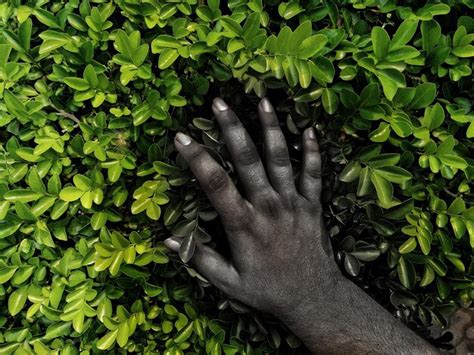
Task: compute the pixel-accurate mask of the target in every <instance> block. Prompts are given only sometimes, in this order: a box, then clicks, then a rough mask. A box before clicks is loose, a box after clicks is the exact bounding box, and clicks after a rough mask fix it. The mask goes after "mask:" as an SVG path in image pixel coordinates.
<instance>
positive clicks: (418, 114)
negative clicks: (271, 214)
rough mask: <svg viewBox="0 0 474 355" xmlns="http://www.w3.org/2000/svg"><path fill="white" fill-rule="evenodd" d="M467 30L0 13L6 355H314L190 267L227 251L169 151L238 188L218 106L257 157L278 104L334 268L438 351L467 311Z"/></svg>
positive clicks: (440, 16) (461, 17)
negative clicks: (453, 321)
mask: <svg viewBox="0 0 474 355" xmlns="http://www.w3.org/2000/svg"><path fill="white" fill-rule="evenodd" d="M472 8H473V3H472V1H470V0H463V1H459V0H450V1H448V0H444V1H440V2H436V3H435V2H429V3H426V4H425V3H422V2H415V1H405V2H400V1H394V0H384V1H375V0H374V1H372V0H365V1H357V0H349V1H344V0H339V1H336V0H324V1H320V0H312V1H309V0H308V1H305V0H299V1H298V0H293V1H290V2H282V1H279V0H271V1H262V0H250V1H247V0H233V1H229V2H221V3H220V2H219V0H209V1H199V2H198V1H197V0H173V1H171V0H170V1H162V0H143V1H139V0H114V1H107V0H97V1H91V0H72V1H63V0H57V1H49V0H38V1H28V2H24V1H19V0H7V1H3V2H2V3H1V4H0V153H1V155H0V300H1V303H0V344H1V346H0V354H12V353H15V354H32V353H38V354H47V353H50V352H52V353H61V354H78V353H82V354H87V353H96V352H100V351H103V350H110V351H111V352H113V353H120V352H125V351H129V352H138V353H147V354H161V353H164V354H182V353H184V352H186V353H211V354H220V353H225V354H236V353H239V354H240V353H242V354H262V353H278V352H279V353H284V354H288V353H292V352H296V353H302V352H304V349H303V348H301V347H300V344H299V342H298V341H297V339H295V337H294V336H292V335H290V334H288V333H287V332H286V331H285V329H284V328H283V327H282V326H281V325H279V324H278V322H276V321H275V320H273V319H272V318H270V317H268V316H266V315H261V314H257V313H255V312H248V309H247V308H246V307H245V306H243V305H241V304H238V303H237V302H234V301H230V300H228V299H226V298H225V297H224V296H223V295H222V294H220V293H219V292H218V291H217V290H215V289H213V288H212V287H208V286H209V285H208V284H207V282H206V280H205V279H203V278H202V277H200V276H199V275H197V274H196V273H195V272H194V271H193V270H192V269H189V268H186V267H185V265H184V264H183V262H182V261H185V262H186V261H187V260H189V258H190V257H191V256H192V253H193V250H194V247H195V243H196V241H200V242H206V243H207V242H210V243H213V244H216V247H218V248H219V249H220V250H223V252H225V250H226V248H225V242H224V240H223V239H224V238H222V237H221V236H222V228H221V226H220V225H219V223H218V220H217V219H216V214H215V212H214V211H213V209H212V207H211V206H210V205H209V203H208V202H207V200H206V198H205V195H204V194H203V193H202V191H201V190H200V188H199V186H198V184H197V183H196V182H195V180H194V179H193V177H192V174H190V172H189V171H188V169H187V168H186V166H185V165H184V163H183V161H182V160H181V159H180V158H179V157H178V156H177V155H176V153H175V151H174V147H173V144H172V140H173V137H174V134H175V132H176V131H177V130H183V131H186V132H188V133H189V134H192V135H193V136H194V137H195V138H196V139H198V140H199V141H201V142H202V143H203V144H205V145H206V146H207V147H208V149H209V151H211V152H212V153H213V154H214V155H215V156H216V159H219V160H220V161H221V162H222V164H223V165H224V166H225V167H226V169H227V170H228V171H229V172H230V173H231V174H233V170H232V165H231V164H230V162H229V159H228V154H227V152H226V150H225V147H224V145H223V143H222V140H221V139H220V134H219V131H218V129H217V128H216V125H215V122H214V120H213V118H212V116H211V114H210V111H209V107H210V102H211V100H212V98H213V97H214V96H216V95H220V96H222V97H223V98H224V99H226V100H227V101H228V102H229V103H231V104H232V105H233V107H236V110H237V111H238V112H239V114H240V115H241V117H243V118H244V120H245V123H246V125H247V126H248V127H249V128H250V131H251V133H252V135H253V137H254V138H255V139H256V140H257V141H259V140H260V137H259V132H258V124H257V123H256V120H255V105H256V103H257V102H258V100H259V99H258V98H259V97H260V98H261V97H263V96H265V95H267V96H269V98H270V99H271V100H272V101H273V102H274V103H275V105H276V107H277V110H278V114H279V117H280V119H281V123H282V126H283V127H284V130H285V133H286V136H287V139H288V142H289V144H290V148H291V155H292V158H293V160H294V164H295V168H296V169H298V166H299V164H298V163H299V159H300V153H301V146H300V133H301V132H302V130H303V129H304V128H305V127H307V126H310V125H312V126H314V127H316V129H317V130H318V132H319V135H320V137H321V138H320V141H321V146H322V151H323V156H324V161H325V170H324V183H325V189H324V191H325V195H324V202H325V203H324V204H325V206H326V207H327V210H326V213H325V216H326V220H327V222H328V224H329V225H330V226H331V228H330V234H331V237H332V238H333V242H334V243H333V244H334V247H335V249H336V250H337V253H336V254H337V255H336V256H337V260H338V262H339V263H340V265H341V267H342V268H344V270H345V273H346V274H347V275H348V276H349V277H352V278H353V279H354V281H356V282H357V283H359V284H360V285H361V286H362V287H364V288H365V289H366V290H367V291H368V292H370V293H371V294H372V295H373V296H374V297H376V298H377V300H378V301H379V302H381V303H383V304H384V305H385V306H386V307H387V308H388V309H389V310H391V311H392V312H393V313H394V314H395V315H396V316H397V317H399V318H401V319H402V320H404V321H406V322H409V323H410V324H412V325H413V326H416V327H417V328H418V330H419V332H420V333H421V334H423V335H424V336H428V335H429V334H428V333H426V332H425V330H426V328H427V327H428V326H429V325H431V324H438V325H443V324H444V323H445V322H446V317H447V316H448V315H449V314H450V313H451V312H452V311H453V310H454V309H455V308H456V307H457V305H458V304H459V302H468V301H470V300H471V299H472V298H473V296H474V295H473V280H474V278H473V270H474V263H473V255H472V248H473V247H474V207H473V201H474V198H473V194H472V192H471V187H472V178H473V176H474V160H473V154H472V153H473V140H472V138H473V137H474V113H473V111H472V98H473V94H472V93H473V90H472V89H473V88H472V65H473V60H472V58H473V56H474V46H473V45H472V42H473V39H474V20H473V18H472V17H469V16H467V14H468V12H469V10H471V9H472ZM259 146H260V147H261V144H260V145H259ZM172 234H174V235H180V236H184V237H185V242H184V243H183V247H182V250H181V252H180V255H179V257H177V256H175V255H169V254H168V250H167V249H166V247H164V245H163V243H162V240H164V239H165V238H166V237H169V236H170V235H172ZM210 235H212V236H213V237H212V238H211V237H210ZM179 259H181V260H182V261H181V260H179ZM292 349H294V350H292Z"/></svg>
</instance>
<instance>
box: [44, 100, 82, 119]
mask: <svg viewBox="0 0 474 355" xmlns="http://www.w3.org/2000/svg"><path fill="white" fill-rule="evenodd" d="M50 105H51V107H52V108H54V109H55V110H56V111H57V112H56V113H57V114H58V115H59V116H63V117H67V118H69V119H71V120H73V121H74V122H76V123H77V124H80V123H81V120H80V119H79V118H77V117H76V116H74V115H73V114H72V113H69V112H66V111H64V110H61V109H59V108H57V107H56V106H55V105H54V104H53V103H52V102H50Z"/></svg>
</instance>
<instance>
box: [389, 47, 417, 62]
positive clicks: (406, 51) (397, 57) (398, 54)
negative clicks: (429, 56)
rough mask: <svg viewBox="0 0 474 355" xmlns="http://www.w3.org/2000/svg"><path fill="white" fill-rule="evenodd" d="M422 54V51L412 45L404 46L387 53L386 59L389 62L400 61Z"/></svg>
mask: <svg viewBox="0 0 474 355" xmlns="http://www.w3.org/2000/svg"><path fill="white" fill-rule="evenodd" d="M419 55H420V52H419V51H418V50H417V49H416V48H414V47H410V46H403V47H402V48H399V49H396V50H392V51H390V53H388V54H387V56H386V59H387V60H388V61H389V62H398V61H406V60H407V59H411V58H415V57H418V56H419Z"/></svg>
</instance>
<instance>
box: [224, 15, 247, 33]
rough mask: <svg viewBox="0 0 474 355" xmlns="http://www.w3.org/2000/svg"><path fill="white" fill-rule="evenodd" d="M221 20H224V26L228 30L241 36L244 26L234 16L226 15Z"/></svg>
mask: <svg viewBox="0 0 474 355" xmlns="http://www.w3.org/2000/svg"><path fill="white" fill-rule="evenodd" d="M220 21H221V22H222V26H223V27H224V28H225V29H226V30H227V31H230V32H232V33H233V34H234V35H237V36H241V35H242V32H243V30H242V27H240V25H239V24H238V23H237V22H236V21H235V20H233V19H232V18H230V17H228V16H225V17H221V18H220Z"/></svg>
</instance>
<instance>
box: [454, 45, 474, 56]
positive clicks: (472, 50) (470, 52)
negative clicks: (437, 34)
mask: <svg viewBox="0 0 474 355" xmlns="http://www.w3.org/2000/svg"><path fill="white" fill-rule="evenodd" d="M452 53H453V54H454V55H455V56H457V57H460V58H470V57H474V46H473V45H472V44H466V45H464V46H459V47H456V48H454V49H453V52H452Z"/></svg>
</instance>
